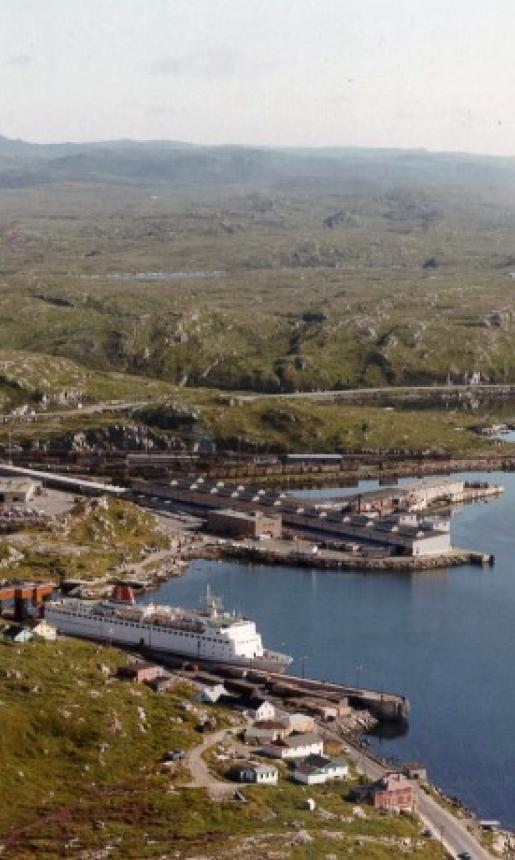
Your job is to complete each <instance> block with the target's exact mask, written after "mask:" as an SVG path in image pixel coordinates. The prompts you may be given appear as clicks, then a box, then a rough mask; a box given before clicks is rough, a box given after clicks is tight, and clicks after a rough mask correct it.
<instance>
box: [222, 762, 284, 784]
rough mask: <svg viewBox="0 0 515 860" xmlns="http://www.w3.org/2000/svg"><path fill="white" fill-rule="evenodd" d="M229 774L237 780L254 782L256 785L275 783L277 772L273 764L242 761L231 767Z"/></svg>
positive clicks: (277, 776)
mask: <svg viewBox="0 0 515 860" xmlns="http://www.w3.org/2000/svg"><path fill="white" fill-rule="evenodd" d="M230 776H231V777H232V778H233V779H235V780H236V781H237V782H254V783H256V785H277V781H278V779H279V773H278V770H277V768H276V767H274V765H273V764H256V763H255V762H242V764H239V765H237V766H236V767H233V768H232V769H231V771H230Z"/></svg>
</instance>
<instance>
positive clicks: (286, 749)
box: [262, 732, 324, 759]
mask: <svg viewBox="0 0 515 860" xmlns="http://www.w3.org/2000/svg"><path fill="white" fill-rule="evenodd" d="M262 749H263V753H264V754H265V755H269V756H272V757H273V758H280V759H294V758H306V757H307V756H309V755H322V753H323V752H324V742H323V741H322V740H321V739H320V738H319V737H317V735H315V734H312V733H306V734H301V733H296V732H295V733H293V734H291V735H288V736H287V737H285V738H278V739H277V740H276V741H274V742H273V743H271V744H265V745H263V748H262Z"/></svg>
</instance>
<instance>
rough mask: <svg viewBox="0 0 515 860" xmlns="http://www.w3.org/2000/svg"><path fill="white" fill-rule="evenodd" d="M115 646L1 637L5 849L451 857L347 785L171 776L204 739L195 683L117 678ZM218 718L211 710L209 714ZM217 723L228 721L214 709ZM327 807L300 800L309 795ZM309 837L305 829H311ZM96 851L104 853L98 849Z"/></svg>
mask: <svg viewBox="0 0 515 860" xmlns="http://www.w3.org/2000/svg"><path fill="white" fill-rule="evenodd" d="M125 662H126V656H125V655H123V654H122V653H121V652H118V651H117V650H116V649H113V648H106V647H101V646H96V645H93V644H89V643H81V642H77V641H73V640H66V639H63V640H59V641H58V642H57V643H36V642H31V643H26V644H25V645H14V644H10V643H7V642H5V641H2V640H1V639H0V701H1V709H2V726H3V728H2V733H1V735H0V755H1V760H2V787H3V792H4V796H5V797H6V798H9V802H8V803H4V804H2V807H1V809H0V847H1V849H2V856H3V857H6V858H9V860H11V858H16V860H29V858H35V857H37V858H43V860H53V858H57V857H61V856H63V853H65V854H66V856H70V857H77V858H81V860H86V858H88V860H91V858H94V857H98V858H100V857H103V856H107V855H106V853H104V852H106V851H107V850H109V856H110V857H113V858H120V860H121V858H133V860H142V858H152V857H156V858H157V857H164V856H166V857H169V856H170V857H184V858H188V857H192V858H193V857H197V858H198V857H199V856H202V857H208V858H223V857H226V858H229V857H236V856H238V855H240V856H241V854H242V853H243V854H244V856H245V857H249V858H251V860H257V858H261V857H263V856H266V854H267V852H268V851H279V854H274V856H281V857H285V858H286V857H288V858H290V857H291V858H302V860H304V858H306V860H307V858H319V857H320V858H322V857H326V856H327V854H330V853H334V854H336V856H339V857H341V856H352V857H353V858H356V860H389V858H391V860H394V858H398V857H399V850H400V848H399V841H398V840H399V839H407V840H411V839H414V841H413V843H411V842H410V841H408V842H407V843H406V848H405V850H404V849H403V850H402V856H406V857H416V858H418V860H438V858H441V857H443V854H442V853H441V851H440V849H439V847H438V845H437V844H436V843H435V842H434V841H427V840H420V839H418V838H417V837H418V834H419V832H420V827H419V825H418V824H417V823H415V822H414V821H413V820H412V819H411V818H410V817H404V816H401V817H396V816H392V817H390V816H380V815H378V814H377V813H374V812H373V810H367V812H366V818H364V819H360V818H357V817H356V816H354V815H353V812H352V808H353V805H352V804H351V803H348V802H347V801H346V800H345V797H346V795H347V792H348V787H347V786H346V787H343V786H341V785H340V786H332V787H325V786H322V787H315V788H310V789H309V790H308V789H303V788H302V787H300V786H295V785H294V784H292V783H291V782H290V780H289V779H288V778H287V777H286V776H285V777H284V778H282V779H281V782H280V785H279V786H278V787H277V788H261V789H259V788H254V789H252V788H250V789H247V790H246V794H247V796H248V800H249V802H248V803H247V804H244V805H242V804H237V803H234V802H226V803H219V802H216V801H211V800H209V799H208V797H207V796H206V795H205V793H204V792H203V791H202V790H200V789H188V788H184V787H183V784H184V782H185V781H187V779H188V774H186V773H184V772H183V771H182V769H181V767H180V766H178V768H177V770H176V771H175V772H174V771H172V772H170V771H166V769H164V768H163V767H162V766H161V764H160V760H161V757H162V756H163V754H164V753H165V752H166V751H167V750H168V749H174V748H182V749H187V748H189V747H191V746H193V745H195V744H196V743H199V742H200V740H201V737H200V736H199V735H198V733H197V732H196V731H195V728H196V725H197V722H198V718H199V715H198V713H197V712H198V709H197V711H196V710H195V708H194V709H193V710H191V709H190V702H191V698H192V694H191V692H189V691H188V689H187V688H181V687H179V688H177V689H176V688H174V689H173V691H171V692H168V693H166V694H155V693H153V692H151V691H150V690H149V689H148V688H146V687H145V686H142V685H135V684H133V683H129V682H125V681H109V679H108V673H109V672H113V671H115V670H116V668H117V667H118V666H120V665H122V664H125ZM210 713H213V712H210ZM214 713H215V714H216V715H217V719H218V721H219V725H222V726H223V725H224V720H226V716H225V715H224V712H221V710H220V709H216V710H215V711H214ZM308 794H309V796H313V797H315V798H316V801H317V804H318V811H317V813H315V814H312V813H309V812H307V811H306V810H304V809H303V808H302V806H303V801H304V799H305V797H306V796H308ZM304 832H307V836H304ZM97 852H98V853H97Z"/></svg>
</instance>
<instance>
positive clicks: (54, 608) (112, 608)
mask: <svg viewBox="0 0 515 860" xmlns="http://www.w3.org/2000/svg"><path fill="white" fill-rule="evenodd" d="M45 618H46V619H47V621H49V622H50V624H53V625H54V626H55V627H56V629H57V630H58V631H59V632H60V633H66V634H69V635H71V636H79V637H81V638H86V639H96V640H105V641H109V642H114V643H120V644H122V645H132V646H134V647H140V648H145V649H148V650H150V651H154V652H156V653H161V654H163V656H165V655H170V656H178V657H184V658H185V659H186V660H191V661H195V660H199V661H201V662H213V663H228V664H230V665H231V666H243V667H246V668H249V669H250V668H252V669H262V670H264V671H267V672H283V671H284V670H285V669H286V668H287V666H289V665H290V663H291V661H292V658H291V657H289V656H287V655H286V654H279V653H277V652H275V651H268V650H267V649H265V648H263V642H262V639H261V636H260V634H259V633H258V632H257V630H256V625H255V623H254V621H250V620H249V619H247V618H243V617H242V616H241V615H237V614H236V613H234V612H233V613H230V612H226V611H224V610H223V609H222V607H221V604H220V601H219V600H218V599H217V598H212V597H211V596H210V595H209V591H208V595H207V598H206V603H205V606H204V607H202V608H200V609H197V610H191V609H184V608H182V607H179V606H155V605H154V604H152V603H150V604H148V605H143V604H136V603H135V602H134V595H133V593H132V589H130V588H127V587H124V586H116V587H115V589H114V591H113V595H112V597H111V598H110V599H109V600H97V601H94V600H79V599H77V598H72V597H62V598H59V599H57V600H49V601H47V602H46V604H45Z"/></svg>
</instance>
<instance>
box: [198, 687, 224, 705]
mask: <svg viewBox="0 0 515 860" xmlns="http://www.w3.org/2000/svg"><path fill="white" fill-rule="evenodd" d="M226 695H227V690H226V689H225V687H224V685H223V684H203V685H202V689H201V691H200V693H199V694H198V696H197V701H199V702H202V704H205V705H215V704H216V703H217V702H218V699H219V698H220V696H226Z"/></svg>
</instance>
